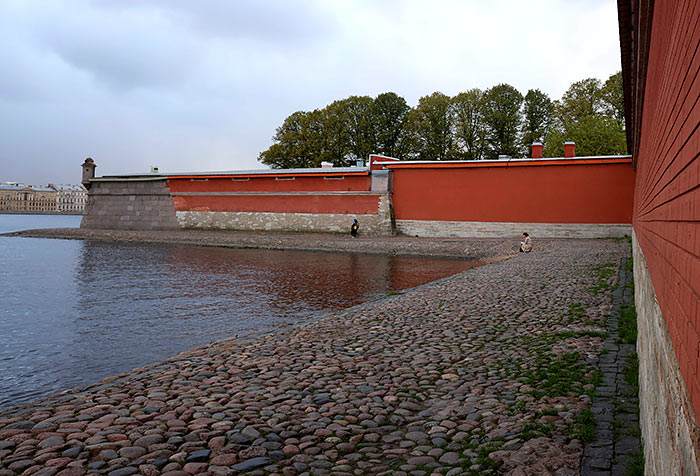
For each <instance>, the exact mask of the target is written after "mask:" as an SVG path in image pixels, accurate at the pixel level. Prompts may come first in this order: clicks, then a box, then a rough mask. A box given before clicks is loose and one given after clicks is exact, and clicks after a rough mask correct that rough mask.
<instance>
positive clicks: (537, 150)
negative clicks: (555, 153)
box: [532, 142, 544, 159]
mask: <svg viewBox="0 0 700 476" xmlns="http://www.w3.org/2000/svg"><path fill="white" fill-rule="evenodd" d="M542 157H544V155H542V142H533V143H532V158H533V159H541V158H542Z"/></svg>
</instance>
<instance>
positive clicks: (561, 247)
mask: <svg viewBox="0 0 700 476" xmlns="http://www.w3.org/2000/svg"><path fill="white" fill-rule="evenodd" d="M475 246H476V245H475ZM628 253H629V247H628V245H627V243H626V242H619V241H613V240H556V241H554V242H550V243H549V244H547V246H541V247H539V248H536V251H535V252H533V253H530V254H525V255H523V254H520V255H517V256H515V257H513V258H511V259H508V260H504V261H499V262H496V263H493V264H489V265H486V266H482V267H479V268H475V269H471V270H469V271H467V272H465V273H462V274H460V275H457V276H455V277H452V278H448V279H445V280H441V281H438V282H435V283H432V284H429V285H425V286H421V287H420V288H417V289H414V290H412V291H409V292H406V293H400V294H399V295H395V296H391V297H388V298H386V299H384V300H381V301H378V302H374V303H370V304H366V305H361V306H357V307H354V308H352V309H349V310H346V311H343V312H338V313H335V314H333V315H329V316H328V318H326V319H322V320H319V321H315V322H310V323H307V324H304V325H301V326H299V327H295V328H287V329H282V330H279V331H277V332H275V333H272V334H269V335H266V336H263V337H259V338H256V339H249V340H243V341H242V340H236V339H231V340H227V341H222V342H218V343H214V344H212V345H209V346H207V347H204V348H200V349H196V350H193V351H190V352H186V353H183V354H180V355H178V356H176V357H174V358H172V359H169V360H167V361H165V362H162V363H159V364H156V365H154V366H150V367H148V368H144V369H138V370H136V371H134V372H132V373H130V374H128V375H125V376H121V377H119V378H115V379H110V380H108V381H105V382H102V383H101V384H99V385H96V386H93V387H90V388H88V389H84V390H80V391H79V390H74V391H71V392H67V393H66V394H64V395H61V396H54V397H50V398H48V399H45V400H42V401H39V402H35V403H34V404H31V405H28V406H25V407H21V408H17V409H13V410H9V411H6V412H4V413H0V476H9V475H16V474H27V475H29V474H35V475H39V476H54V475H60V476H69V475H83V474H107V475H109V476H126V475H130V474H144V475H159V474H165V475H168V476H177V475H182V476H186V475H191V474H214V475H217V474H221V475H228V474H249V475H318V474H331V475H338V476H342V475H363V474H386V475H390V474H391V475H398V476H401V475H413V476H423V475H437V474H440V475H461V474H465V475H481V474H486V475H488V474H511V475H519V476H520V475H529V474H553V475H558V476H564V475H578V474H580V469H581V468H580V466H581V460H582V455H583V448H584V445H583V442H582V438H584V437H585V435H586V434H589V433H590V432H591V431H593V432H595V422H593V423H592V424H593V428H592V429H591V427H590V425H591V423H590V422H587V421H586V419H582V418H581V416H582V415H583V414H584V413H585V410H588V409H590V408H591V404H592V401H591V397H592V395H593V394H594V391H595V388H596V385H597V384H598V383H599V368H598V367H599V362H600V357H601V353H602V348H603V341H604V339H605V337H606V333H605V325H606V319H607V316H608V314H609V313H610V312H611V305H612V304H611V303H612V287H614V285H615V282H616V280H617V273H616V270H617V268H618V266H619V263H620V262H621V258H622V257H624V256H626V255H628Z"/></svg>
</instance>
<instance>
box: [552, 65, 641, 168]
mask: <svg viewBox="0 0 700 476" xmlns="http://www.w3.org/2000/svg"><path fill="white" fill-rule="evenodd" d="M623 118H624V96H623V93H622V75H621V74H620V73H616V74H613V75H611V76H610V78H608V80H607V81H606V82H605V84H604V85H603V84H601V82H600V80H598V79H595V78H588V79H584V80H582V81H577V82H575V83H573V84H572V85H571V86H570V87H569V89H568V90H567V91H566V93H564V95H563V96H562V99H561V101H557V102H556V105H555V126H554V127H552V129H551V130H550V133H549V134H548V136H547V139H546V141H545V142H546V143H545V150H544V152H545V156H546V157H561V155H563V152H564V144H563V143H564V141H573V142H575V143H576V155H578V156H588V155H615V154H624V153H626V150H627V149H626V139H625V127H624V121H623Z"/></svg>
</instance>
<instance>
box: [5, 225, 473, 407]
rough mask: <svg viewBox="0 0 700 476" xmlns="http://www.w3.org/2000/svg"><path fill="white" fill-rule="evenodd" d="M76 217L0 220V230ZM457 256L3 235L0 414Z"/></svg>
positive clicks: (343, 300) (405, 283)
mask: <svg viewBox="0 0 700 476" xmlns="http://www.w3.org/2000/svg"><path fill="white" fill-rule="evenodd" d="M79 224H80V217H78V216H50V215H47V216H44V215H0V233H5V232H9V231H17V230H23V229H30V228H56V227H66V228H68V227H77V226H79ZM471 266H473V263H470V262H467V261H459V260H448V259H432V258H408V257H388V256H370V255H359V254H340V253H338V254H333V253H314V252H294V251H258V250H235V249H227V248H205V247H196V246H180V245H167V244H159V245H146V244H143V245H141V244H126V243H104V242H96V241H77V240H53V239H38V238H19V237H0V409H3V408H8V407H11V406H15V405H18V404H21V403H23V402H27V401H30V400H33V399H36V398H39V397H42V396H47V395H50V394H52V393H56V392H59V391H62V390H65V389H68V388H71V387H75V386H85V385H89V384H91V383H95V382H98V381H100V380H101V379H103V378H105V377H108V376H110V375H116V374H120V373H123V372H127V371H129V370H131V369H133V368H136V367H142V366H144V365H148V364H151V363H154V362H157V361H160V360H163V359H166V358H168V357H171V356H173V355H175V354H177V353H179V352H182V351H185V350H188V349H191V348H194V347H198V346H201V345H205V344H208V343H210V342H213V341H216V340H220V339H224V338H227V337H232V336H236V335H244V334H249V333H255V332H260V331H262V330H263V329H267V328H271V327H274V326H278V325H280V324H285V323H291V322H297V321H300V320H306V319H310V318H313V317H315V316H319V315H322V314H323V313H326V312H328V311H333V310H339V309H345V308H348V307H351V306H353V305H356V304H359V303H362V302H366V301H369V300H373V299H378V298H380V297H383V296H386V295H387V294H388V293H391V292H395V291H399V290H402V289H406V288H411V287H414V286H418V285H420V284H424V283H427V282H430V281H433V280H435V279H438V278H441V277H444V276H449V275H452V274H456V273H458V272H461V271H463V270H465V269H468V268H469V267H471Z"/></svg>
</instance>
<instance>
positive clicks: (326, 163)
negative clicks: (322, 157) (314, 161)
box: [321, 162, 333, 169]
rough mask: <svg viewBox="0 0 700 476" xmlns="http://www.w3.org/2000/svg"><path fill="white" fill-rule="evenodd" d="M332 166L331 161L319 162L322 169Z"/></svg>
mask: <svg viewBox="0 0 700 476" xmlns="http://www.w3.org/2000/svg"><path fill="white" fill-rule="evenodd" d="M331 167H333V162H321V168H322V169H330V168H331Z"/></svg>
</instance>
